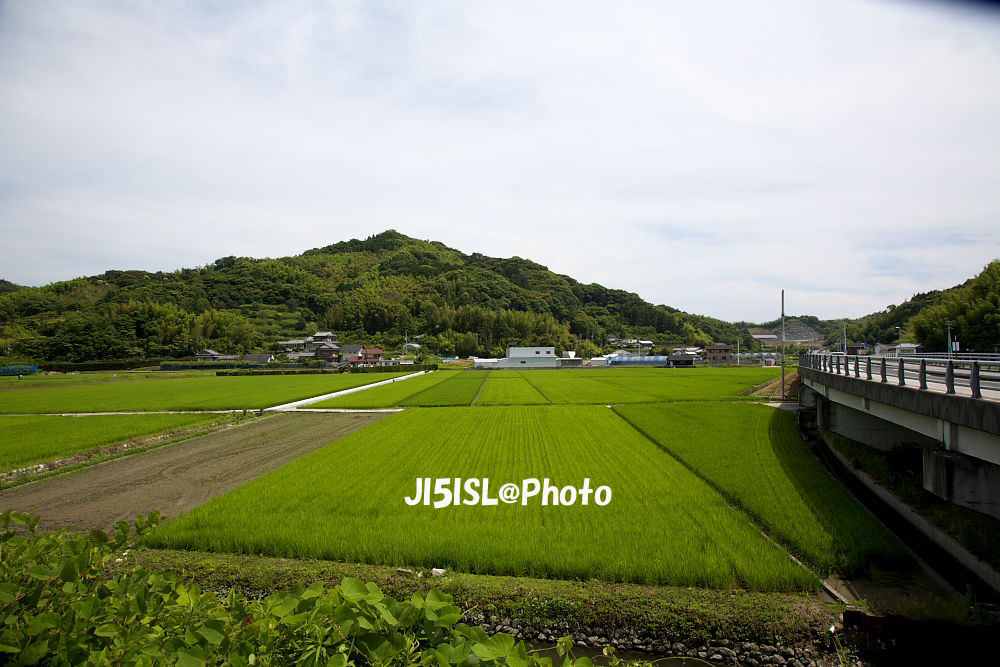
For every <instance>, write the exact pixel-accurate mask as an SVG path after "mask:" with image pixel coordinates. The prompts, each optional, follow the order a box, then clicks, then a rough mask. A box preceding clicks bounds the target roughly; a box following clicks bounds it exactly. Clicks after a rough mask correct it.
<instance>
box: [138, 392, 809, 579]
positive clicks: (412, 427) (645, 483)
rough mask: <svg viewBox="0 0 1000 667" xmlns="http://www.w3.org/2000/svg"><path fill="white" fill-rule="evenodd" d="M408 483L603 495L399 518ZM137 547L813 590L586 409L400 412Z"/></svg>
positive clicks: (720, 506)
mask: <svg viewBox="0 0 1000 667" xmlns="http://www.w3.org/2000/svg"><path fill="white" fill-rule="evenodd" d="M448 382H454V380H449V381H448ZM445 384H447V383H442V384H441V385H437V387H442V386H444V385H445ZM437 387H435V389H436V388H437ZM423 477H432V478H461V479H468V478H488V479H489V480H490V483H491V487H490V488H491V489H492V491H491V495H494V496H495V495H496V493H497V490H498V489H499V487H500V486H501V485H502V484H504V483H507V482H514V483H520V482H521V480H522V479H525V478H531V477H534V478H538V479H543V478H549V479H551V480H552V483H553V484H555V485H557V486H560V487H562V486H565V485H569V484H573V485H574V486H580V485H581V484H582V482H583V480H584V478H589V479H590V480H591V485H592V488H596V487H598V486H602V485H607V486H609V487H611V489H612V492H613V497H612V502H611V503H610V504H608V505H607V506H603V507H601V506H596V505H595V504H594V503H593V501H591V503H590V504H589V506H582V504H581V503H580V502H577V504H575V505H573V506H552V505H549V506H542V505H541V503H540V502H532V503H529V504H528V505H527V506H522V505H507V504H504V503H500V504H499V505H497V506H480V505H476V506H467V505H462V506H457V507H456V506H449V507H445V508H440V509H435V508H433V507H430V506H424V505H416V506H409V505H407V504H406V503H405V502H404V497H406V496H412V495H413V494H414V490H415V480H416V479H417V478H423ZM534 500H536V501H537V500H538V498H536V499H534ZM151 544H154V545H157V546H163V547H171V548H178V547H179V548H186V549H205V550H211V551H221V552H240V553H260V554H269V555H274V556H287V557H309V558H328V559H336V560H343V561H352V562H362V563H383V564H394V565H421V566H428V567H430V566H434V567H446V568H449V569H454V570H460V571H466V572H471V573H480V574H508V575H518V576H520V575H529V576H539V577H555V578H570V579H580V580H588V579H592V578H596V579H601V580H606V581H632V582H640V583H648V584H673V585H681V586H699V587H708V588H719V589H726V588H730V587H734V586H735V587H746V588H748V589H751V590H800V589H808V588H811V587H812V586H814V585H815V579H814V578H813V577H812V576H810V575H809V573H808V572H806V571H805V570H803V569H802V568H800V567H798V566H796V565H794V564H793V563H792V562H791V561H790V560H789V558H788V555H787V554H786V553H785V552H784V551H783V550H782V549H780V548H778V547H777V546H775V545H774V544H772V543H770V542H768V541H766V540H765V539H764V538H763V537H761V536H760V534H759V533H758V531H757V529H756V528H754V527H753V526H752V525H751V524H750V523H749V522H748V521H747V519H746V517H745V516H744V515H743V514H742V513H740V512H739V511H738V510H735V509H734V508H732V507H731V506H730V505H729V504H728V503H727V502H726V501H725V499H724V498H723V497H722V496H721V495H720V494H719V493H717V492H716V491H715V490H714V489H712V488H711V487H710V486H709V485H708V484H706V483H705V482H704V481H702V480H701V479H699V478H698V477H697V476H696V475H694V474H692V473H691V472H690V471H689V470H687V469H686V468H684V467H683V466H682V465H681V464H679V463H678V462H677V461H675V460H674V459H673V458H671V457H669V456H666V455H665V454H664V453H663V452H662V451H661V450H660V449H658V448H657V447H656V446H655V445H654V444H653V443H651V442H649V440H648V439H646V438H645V437H643V436H642V435H641V434H639V433H638V432H637V431H635V430H634V429H633V428H631V427H630V426H629V425H628V424H627V423H626V422H625V421H624V420H622V419H621V418H619V417H618V416H617V415H615V414H614V413H613V412H612V411H610V410H608V409H606V408H601V407H591V406H534V407H529V406H520V407H493V408H450V409H448V408H445V409H438V410H409V411H405V412H402V413H399V414H397V415H394V416H392V417H388V418H386V419H384V420H382V421H379V422H378V423H376V424H373V425H372V426H370V427H368V428H366V429H364V430H363V431H360V432H358V433H355V434H353V435H351V436H349V437H347V438H344V439H342V440H339V441H337V442H336V443H333V444H331V445H330V446H328V447H325V448H323V449H321V450H318V451H316V452H313V453H311V454H309V455H307V456H305V457H303V458H301V459H299V460H297V461H295V462H293V463H291V464H289V465H287V466H285V467H283V468H281V469H279V470H276V471H274V472H273V473H270V474H269V475H266V476H264V477H262V478H259V479H257V480H255V481H253V482H251V483H249V484H246V485H244V486H242V487H240V488H238V489H234V490H233V491H231V492H229V493H227V494H225V495H223V496H219V497H217V498H215V499H213V500H212V501H210V502H208V503H206V504H204V505H202V506H200V507H198V508H196V509H194V510H193V511H191V512H189V513H188V514H185V515H183V516H181V517H179V518H178V519H176V520H175V521H173V522H171V523H170V524H168V525H167V526H164V527H163V528H161V529H160V530H159V531H158V532H157V534H155V535H154V536H153V537H152V541H151Z"/></svg>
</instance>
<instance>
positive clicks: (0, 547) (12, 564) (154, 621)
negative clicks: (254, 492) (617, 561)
mask: <svg viewBox="0 0 1000 667" xmlns="http://www.w3.org/2000/svg"><path fill="white" fill-rule="evenodd" d="M158 523H159V515H158V514H157V513H153V514H150V515H149V516H148V517H139V518H137V519H136V521H135V529H136V530H135V533H136V536H141V535H143V534H145V533H148V532H149V531H150V530H152V529H153V528H154V527H155V526H156V525H157V524H158ZM0 526H2V533H0V617H2V618H3V621H2V626H0V652H2V653H3V654H5V656H6V657H7V659H9V661H10V662H12V663H14V664H37V663H42V662H44V663H46V664H73V665H77V664H94V665H107V664H137V665H152V664H164V663H167V664H177V665H185V666H186V665H192V666H194V665H205V664H233V665H290V664H303V665H333V666H334V667H360V666H362V665H373V666H378V667H382V666H388V665H403V664H409V665H425V666H430V665H436V666H437V667H448V666H449V665H463V666H468V667H473V666H475V665H479V664H482V665H487V666H489V665H510V666H511V667H529V666H532V667H551V665H552V660H551V658H547V657H546V658H543V657H539V656H537V655H534V654H533V653H532V652H530V651H528V650H527V649H526V647H525V645H524V643H523V642H515V640H514V638H513V637H512V636H511V635H507V634H497V635H494V636H492V637H489V636H488V635H487V634H486V633H485V632H484V631H483V630H482V629H480V628H478V627H474V626H467V625H464V624H462V623H460V622H459V621H460V620H461V618H462V611H461V610H460V609H459V608H458V607H456V606H454V605H453V604H452V603H451V602H452V601H451V596H450V595H446V594H443V593H441V592H440V591H437V590H432V591H430V592H429V593H427V595H426V596H425V595H421V594H420V593H414V594H413V596H412V597H411V598H410V599H409V600H405V601H397V600H393V599H391V598H387V597H385V596H384V595H383V594H382V592H381V591H380V590H379V588H378V587H377V586H376V585H375V584H371V583H368V584H365V583H363V582H361V581H359V580H357V579H351V578H346V579H344V580H343V581H342V582H341V583H340V585H338V586H336V587H334V588H329V589H328V588H326V587H325V586H324V585H323V584H322V583H315V584H313V585H311V586H309V587H308V588H305V587H302V586H297V587H295V588H294V589H293V590H291V591H287V592H283V593H276V594H274V595H271V596H269V597H267V598H265V599H263V600H256V601H253V600H247V599H246V598H245V597H243V596H242V595H240V594H238V593H236V592H235V591H230V593H229V595H228V596H227V597H226V599H225V600H220V599H219V597H218V596H216V595H215V594H213V593H205V592H202V591H201V590H200V589H199V587H198V586H196V585H191V584H186V583H184V582H183V581H180V580H179V579H178V578H177V577H175V576H174V575H169V574H160V573H156V572H149V571H146V570H142V569H132V570H128V571H125V572H121V571H118V572H115V571H116V570H121V569H122V568H121V567H120V566H119V565H118V564H120V563H121V562H122V561H123V559H125V558H127V555H128V547H129V545H130V543H131V540H132V539H133V537H132V534H131V530H130V528H129V526H128V525H127V524H126V523H124V522H119V523H117V524H116V525H115V529H114V534H113V535H112V536H108V535H107V534H105V533H103V532H101V531H93V532H91V533H90V535H87V536H82V535H75V534H71V533H68V532H66V531H65V530H63V531H61V532H58V533H50V534H45V533H40V532H39V531H38V517H37V516H33V515H30V514H24V513H20V512H15V511H13V510H8V511H6V512H4V513H2V514H0ZM18 527H20V528H18ZM571 646H572V641H571V640H570V639H569V638H565V639H564V640H561V641H560V644H559V647H558V648H559V654H560V655H567V654H568V652H569V649H570V648H571ZM570 655H571V654H570ZM616 662H617V660H616ZM564 665H565V666H566V667H590V660H588V659H587V658H580V659H577V660H574V659H572V657H569V658H567V661H566V663H564Z"/></svg>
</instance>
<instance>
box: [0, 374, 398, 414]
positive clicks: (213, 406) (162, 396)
mask: <svg viewBox="0 0 1000 667" xmlns="http://www.w3.org/2000/svg"><path fill="white" fill-rule="evenodd" d="M399 375H402V373H395V374H389V373H373V374H370V375H369V374H358V375H354V374H351V373H347V374H338V375H301V376H299V375H259V376H243V377H216V376H214V375H208V376H206V375H202V376H199V377H179V378H172V377H170V376H167V375H166V374H164V375H159V376H157V377H156V378H151V379H145V380H139V381H129V382H104V383H99V384H79V385H71V386H60V387H51V388H50V387H44V386H38V387H35V388H32V389H24V390H21V391H8V392H2V393H0V414H26V413H31V414H53V413H55V414H58V413H67V412H119V411H135V412H150V411H156V410H226V409H259V408H266V407H271V406H273V405H279V404H282V403H288V402H291V401H296V400H299V399H304V398H310V397H312V396H318V395H321V394H327V393H333V392H335V391H340V390H342V389H349V388H351V387H360V386H361V385H366V384H371V383H373V382H380V381H382V380H388V379H390V378H391V377H398V376H399Z"/></svg>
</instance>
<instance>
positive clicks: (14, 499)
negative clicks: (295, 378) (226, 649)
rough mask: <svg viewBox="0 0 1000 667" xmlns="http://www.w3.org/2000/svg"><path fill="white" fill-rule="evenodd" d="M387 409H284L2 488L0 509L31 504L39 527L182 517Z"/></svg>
mask: <svg viewBox="0 0 1000 667" xmlns="http://www.w3.org/2000/svg"><path fill="white" fill-rule="evenodd" d="M384 416H385V415H384V414H372V413H353V414H343V413H341V414H323V413H320V414H315V413H312V414H309V413H307V414H295V413H291V414H280V415H276V416H273V417H266V418H264V419H260V420H256V421H253V422H250V423H248V424H244V425H241V426H236V427H233V428H229V429H225V430H223V431H218V432H215V433H210V434H207V435H203V436H199V437H197V438H192V439H190V440H185V441H184V442H180V443H178V444H176V445H167V446H164V447H161V448H158V449H155V450H153V451H151V452H148V453H146V454H137V455H134V456H127V457H124V458H120V459H116V460H114V461H108V462H106V463H101V464H99V465H96V466H92V467H90V468H85V469H83V470H80V471H78V472H70V473H67V474H65V475H57V476H55V477H51V478H48V479H43V480H39V481H37V482H32V483H30V484H25V485H24V486H19V487H15V488H11V489H5V490H3V491H0V509H7V508H15V509H18V510H22V511H24V510H33V511H35V512H37V513H38V514H40V515H41V518H42V521H41V527H42V528H44V529H51V530H56V529H59V528H62V527H63V526H68V527H69V528H70V529H71V530H90V529H94V528H97V529H101V530H108V529H109V528H111V527H112V526H113V525H114V522H115V521H129V522H131V521H132V519H134V518H135V516H136V515H137V514H146V513H148V512H151V511H153V510H159V511H160V512H161V513H163V514H165V515H170V516H177V515H178V514H180V513H181V512H185V511H187V510H189V509H191V508H193V507H195V506H197V505H200V504H202V503H203V502H205V501H206V500H208V499H209V498H212V497H213V496H216V495H218V494H220V493H224V492H226V491H229V490H230V489H233V488H235V487H237V486H240V485H241V484H244V483H246V482H249V481H250V480H252V479H254V478H256V477H259V476H260V475H263V474H264V473H267V472H270V471H271V470H274V469H275V468H278V467H280V466H282V465H284V464H286V463H288V462H289V461H293V460H294V459H297V458H298V457H300V456H302V455H303V454H307V453H309V452H311V451H313V450H315V449H319V448H320V447H323V446H324V445H327V444H329V443H331V442H333V441H334V440H337V439H338V438H341V437H343V436H345V435H348V434H349V433H353V432H354V431H357V430H358V429H360V428H363V427H365V426H367V425H368V424H371V423H373V422H375V421H378V420H379V419H381V418H383V417H384Z"/></svg>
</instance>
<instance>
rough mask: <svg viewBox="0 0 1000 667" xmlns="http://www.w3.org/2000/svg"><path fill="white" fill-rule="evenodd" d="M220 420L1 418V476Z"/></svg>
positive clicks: (175, 416)
mask: <svg viewBox="0 0 1000 667" xmlns="http://www.w3.org/2000/svg"><path fill="white" fill-rule="evenodd" d="M220 418H221V415H211V414H208V415H206V414H187V415H184V414H173V415H162V414H156V415H97V416H87V417H55V416H36V415H31V416H24V417H21V416H3V417H0V472H8V471H10V470H16V469H18V468H23V467H26V466H30V465H34V464H37V463H44V462H47V461H54V460H57V459H61V458H68V457H70V456H73V455H75V454H80V453H83V452H87V451H90V450H93V449H97V448H99V447H102V446H105V445H111V444H116V443H119V442H125V441H127V440H130V439H132V438H141V437H146V436H151V435H153V434H157V433H161V432H163V431H171V430H176V429H181V428H185V427H192V426H198V425H200V424H207V423H209V422H213V421H218V420H219V419H220Z"/></svg>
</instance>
